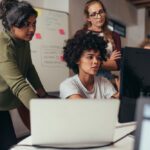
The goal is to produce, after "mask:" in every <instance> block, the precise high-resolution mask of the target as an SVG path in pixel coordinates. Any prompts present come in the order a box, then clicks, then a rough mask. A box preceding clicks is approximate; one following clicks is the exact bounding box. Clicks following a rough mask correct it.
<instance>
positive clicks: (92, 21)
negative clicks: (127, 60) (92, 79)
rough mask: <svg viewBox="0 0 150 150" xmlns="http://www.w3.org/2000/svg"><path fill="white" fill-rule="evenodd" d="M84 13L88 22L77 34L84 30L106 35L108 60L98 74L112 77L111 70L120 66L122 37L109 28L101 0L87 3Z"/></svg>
mask: <svg viewBox="0 0 150 150" xmlns="http://www.w3.org/2000/svg"><path fill="white" fill-rule="evenodd" d="M84 13H85V16H86V23H85V25H84V27H83V29H81V30H79V31H77V32H76V34H75V36H78V35H80V34H83V33H84V32H87V33H88V32H92V33H93V34H96V35H97V36H102V37H104V40H105V41H106V42H107V61H106V62H104V63H103V64H102V69H101V71H99V73H98V74H100V75H103V76H105V77H107V78H108V79H112V78H113V76H112V74H111V72H110V71H115V70H119V67H120V58H121V54H120V50H121V41H120V37H119V35H118V34H117V33H115V32H112V31H110V30H109V29H108V27H107V13H106V9H105V7H104V5H103V3H102V2H101V1H100V0H89V1H88V2H87V3H86V4H85V8H84Z"/></svg>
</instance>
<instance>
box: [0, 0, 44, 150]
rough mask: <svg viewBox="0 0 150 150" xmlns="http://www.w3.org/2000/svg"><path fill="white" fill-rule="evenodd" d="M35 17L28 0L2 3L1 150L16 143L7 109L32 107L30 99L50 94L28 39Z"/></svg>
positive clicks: (32, 33) (34, 26) (0, 45)
mask: <svg viewBox="0 0 150 150" xmlns="http://www.w3.org/2000/svg"><path fill="white" fill-rule="evenodd" d="M36 18H37V12H36V11H35V10H34V9H33V7H32V6H31V5H30V4H29V3H27V2H25V1H22V2H19V1H18V0H2V1H1V2H0V19H1V20H2V25H3V27H4V31H3V32H2V33H0V149H1V150H7V149H8V148H9V147H10V146H11V145H13V144H15V143H16V142H17V140H16V137H15V133H14V130H13V126H12V121H11V118H10V115H9V112H8V111H9V110H11V109H14V108H19V107H20V106H21V105H22V104H23V105H25V106H26V108H29V101H30V99H31V98H37V97H38V96H39V97H45V96H46V95H47V93H46V92H45V90H44V88H43V86H42V84H41V81H40V79H39V77H38V74H37V72H36V70H35V68H34V66H33V64H32V60H31V51H30V44H29V41H30V40H31V39H32V37H33V35H34V33H35V29H36ZM27 80H28V82H29V83H30V84H31V85H32V87H33V88H34V90H33V89H32V88H31V86H30V84H29V83H28V82H27ZM35 91H36V92H35ZM37 95H38V96H37Z"/></svg>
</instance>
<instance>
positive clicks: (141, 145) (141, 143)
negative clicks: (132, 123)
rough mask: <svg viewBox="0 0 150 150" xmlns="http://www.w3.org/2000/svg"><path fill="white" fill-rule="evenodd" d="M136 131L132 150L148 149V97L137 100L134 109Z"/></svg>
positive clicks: (149, 111)
mask: <svg viewBox="0 0 150 150" xmlns="http://www.w3.org/2000/svg"><path fill="white" fill-rule="evenodd" d="M136 120H137V129H136V134H135V144H134V150H149V149H150V140H149V137H150V97H149V98H139V99H138V101H137V109H136Z"/></svg>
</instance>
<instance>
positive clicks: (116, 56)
mask: <svg viewBox="0 0 150 150" xmlns="http://www.w3.org/2000/svg"><path fill="white" fill-rule="evenodd" d="M120 58H121V53H120V51H117V50H114V51H113V52H112V54H111V55H110V58H109V60H117V59H120Z"/></svg>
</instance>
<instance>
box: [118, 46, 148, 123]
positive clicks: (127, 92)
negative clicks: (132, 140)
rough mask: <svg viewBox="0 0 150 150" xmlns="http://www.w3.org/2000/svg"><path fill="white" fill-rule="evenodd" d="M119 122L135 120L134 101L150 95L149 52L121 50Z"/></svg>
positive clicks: (135, 49) (137, 49)
mask: <svg viewBox="0 0 150 150" xmlns="http://www.w3.org/2000/svg"><path fill="white" fill-rule="evenodd" d="M122 53H123V54H122V62H121V77H120V78H121V85H120V86H121V87H120V99H121V104H120V111H119V122H129V121H134V120H135V108H136V101H137V98H139V97H140V95H141V94H142V95H149V93H150V50H146V49H142V48H131V47H125V48H123V49H122Z"/></svg>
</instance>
